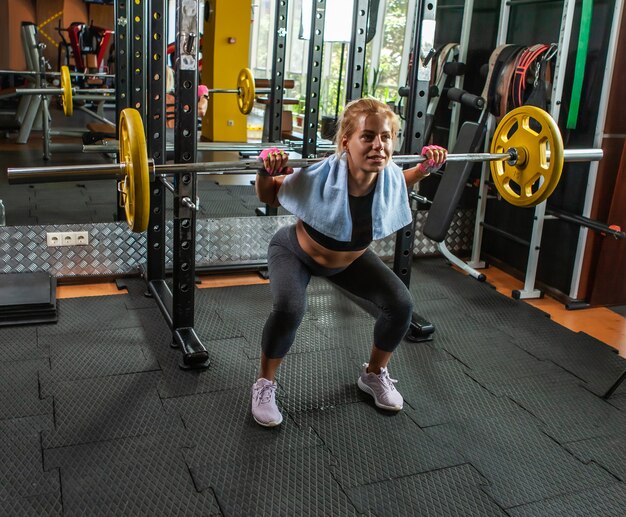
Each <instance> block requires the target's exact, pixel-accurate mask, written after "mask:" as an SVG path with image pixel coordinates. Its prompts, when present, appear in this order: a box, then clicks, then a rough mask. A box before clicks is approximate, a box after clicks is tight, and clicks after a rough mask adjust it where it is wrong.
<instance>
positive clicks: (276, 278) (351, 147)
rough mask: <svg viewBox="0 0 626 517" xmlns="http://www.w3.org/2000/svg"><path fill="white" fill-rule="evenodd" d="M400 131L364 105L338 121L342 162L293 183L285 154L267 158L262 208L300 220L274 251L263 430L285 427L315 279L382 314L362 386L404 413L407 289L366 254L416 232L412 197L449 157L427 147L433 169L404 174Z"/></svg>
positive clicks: (261, 384) (258, 385) (387, 116)
mask: <svg viewBox="0 0 626 517" xmlns="http://www.w3.org/2000/svg"><path fill="white" fill-rule="evenodd" d="M398 129H399V122H398V119H397V116H396V115H395V114H394V113H393V111H391V109H390V108H389V107H388V106H387V105H386V104H383V103H381V102H379V101H377V100H375V99H359V100H356V101H353V102H351V103H349V104H348V105H347V106H346V108H345V110H344V112H343V114H342V116H341V119H340V122H339V130H338V132H337V152H336V154H335V155H333V156H330V157H329V158H326V159H325V160H323V161H322V162H320V163H317V164H315V165H314V166H311V167H308V168H307V169H302V170H300V171H297V172H296V173H294V174H291V175H288V174H290V173H291V172H293V171H292V170H291V169H289V168H287V167H286V165H287V161H288V160H287V155H286V154H285V153H283V152H281V151H278V150H265V151H264V152H263V153H261V158H262V159H263V163H264V166H265V170H266V173H259V174H257V178H256V192H257V195H258V197H259V199H260V200H261V201H262V202H264V203H267V204H269V205H271V206H279V205H281V204H282V206H284V207H285V209H287V210H288V211H289V212H291V213H292V214H294V215H295V216H296V217H297V218H298V221H297V223H296V224H295V225H293V226H289V227H285V228H282V229H280V230H279V231H278V232H277V233H276V235H274V237H273V238H272V240H271V242H270V245H269V250H268V269H269V277H270V289H271V292H272V299H273V307H272V312H271V314H270V316H269V317H268V320H267V322H266V324H265V327H264V329H263V338H262V356H261V365H260V372H259V378H258V380H257V381H256V382H255V383H254V385H253V386H252V415H253V417H254V419H255V420H256V422H257V423H258V424H260V425H262V426H266V427H274V426H276V425H279V424H280V423H281V422H282V415H281V413H280V411H279V409H278V407H277V405H276V398H275V393H276V382H275V375H276V371H277V369H278V367H279V366H280V364H281V362H282V360H283V358H284V356H285V355H286V354H287V352H288V351H289V348H290V347H291V344H292V343H293V341H294V339H295V334H296V331H297V329H298V326H299V325H300V322H301V321H302V318H303V316H304V312H305V309H306V287H307V285H308V283H309V280H310V278H311V276H312V275H315V276H324V277H327V278H328V279H329V280H330V281H331V282H333V283H335V284H336V285H338V286H340V287H342V288H344V289H346V290H347V291H348V292H350V293H352V294H354V295H356V296H359V297H362V298H364V299H366V300H369V301H371V302H373V303H374V304H375V305H376V306H377V307H378V308H379V311H380V314H379V316H378V318H377V319H376V324H375V326H374V342H373V346H372V351H371V354H370V358H369V362H367V363H365V364H364V365H363V368H362V371H361V374H360V376H359V379H358V381H357V383H358V386H359V388H360V389H361V390H363V391H364V392H366V393H368V394H370V395H371V396H372V397H374V402H375V404H376V406H378V407H380V408H383V409H387V410H390V411H399V410H401V409H402V405H403V399H402V395H400V393H398V391H397V390H396V389H395V387H394V383H395V382H396V381H395V380H393V379H391V378H390V377H389V372H388V370H387V365H388V363H389V360H390V359H391V356H392V354H393V351H394V350H395V348H396V347H397V346H398V344H399V343H400V341H401V340H402V338H403V337H404V335H405V334H406V332H407V331H408V328H409V325H410V323H411V315H412V313H413V302H412V299H411V295H410V293H409V291H408V289H407V288H406V286H405V285H404V283H403V282H402V281H401V280H400V279H399V278H398V277H397V276H396V275H395V274H394V273H393V271H391V270H390V269H389V267H387V266H386V265H385V264H384V263H383V262H382V261H381V260H380V258H378V257H377V256H376V255H375V254H374V253H373V252H372V251H371V250H369V249H368V246H369V244H370V243H371V242H372V240H376V239H381V238H383V237H386V236H387V235H390V234H391V233H393V232H395V231H397V230H399V229H400V228H403V227H404V226H406V225H407V224H409V223H410V222H411V210H410V207H409V201H408V192H407V187H410V186H411V185H413V184H415V183H416V182H418V181H420V180H421V179H423V178H424V177H426V176H428V175H429V174H430V173H431V172H433V171H434V170H437V169H439V168H440V167H441V166H442V165H443V163H444V162H445V160H446V156H447V151H446V150H445V149H443V148H441V147H438V146H428V147H425V148H424V149H423V150H422V154H425V155H426V156H427V157H428V160H427V161H426V162H423V163H421V164H420V165H418V166H416V167H413V168H411V169H406V170H401V169H400V168H399V167H398V166H397V165H395V164H394V163H393V162H391V155H392V153H393V148H394V143H395V141H396V138H397V134H398ZM274 174H282V175H280V176H274Z"/></svg>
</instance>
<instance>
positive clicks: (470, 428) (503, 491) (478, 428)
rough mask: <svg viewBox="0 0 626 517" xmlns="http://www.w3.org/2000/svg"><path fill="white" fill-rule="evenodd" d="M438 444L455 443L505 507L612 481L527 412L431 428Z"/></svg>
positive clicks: (606, 474)
mask: <svg viewBox="0 0 626 517" xmlns="http://www.w3.org/2000/svg"><path fill="white" fill-rule="evenodd" d="M426 432H427V433H428V434H429V435H430V436H431V437H432V438H433V439H434V440H436V441H437V442H438V443H441V444H447V445H450V446H454V447H455V449H457V450H458V451H459V452H460V453H461V454H463V455H464V456H465V457H466V458H467V460H468V462H469V463H471V464H472V465H473V466H474V467H475V468H476V469H478V470H479V471H480V472H481V473H482V474H483V476H485V478H486V479H487V480H488V481H489V486H487V487H485V488H484V490H485V491H486V492H487V493H488V494H490V495H491V496H492V497H493V498H494V499H495V500H496V501H497V502H498V504H499V505H500V506H502V507H503V508H510V507H513V506H518V505H521V504H527V503H531V502H536V501H541V500H543V499H548V498H550V497H557V496H560V495H563V494H567V493H572V492H577V491H580V490H586V489H588V488H589V487H593V486H601V485H605V484H607V483H612V482H613V481H614V478H613V477H612V476H611V475H610V474H609V473H607V472H606V471H605V470H603V469H602V468H600V467H598V466H597V465H585V464H584V463H582V462H580V461H578V460H577V459H575V458H574V457H573V456H572V455H571V454H570V453H569V452H568V451H566V450H565V449H564V448H563V447H561V446H560V445H559V444H557V443H556V442H555V441H554V440H551V439H550V438H549V437H548V436H546V435H545V434H544V433H543V432H541V430H540V429H539V427H538V426H537V423H536V421H535V420H534V419H533V418H532V417H530V416H529V415H519V414H517V415H513V414H508V415H499V416H495V417H489V418H475V419H466V420H464V421H462V422H454V423H450V424H446V425H441V426H435V427H430V428H428V429H426Z"/></svg>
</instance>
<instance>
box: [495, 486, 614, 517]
mask: <svg viewBox="0 0 626 517" xmlns="http://www.w3.org/2000/svg"><path fill="white" fill-rule="evenodd" d="M624 508H626V485H625V484H624V483H609V484H608V485H607V486H603V487H594V488H591V489H589V490H582V491H580V492H578V493H573V494H565V495H562V496H559V497H554V498H552V499H547V500H545V501H538V502H536V503H533V504H527V505H523V506H518V507H516V508H511V509H509V510H507V513H508V514H509V515H510V516H511V517H545V516H547V515H555V516H556V515H567V517H589V516H590V515H593V516H598V517H599V516H602V517H623V516H624Z"/></svg>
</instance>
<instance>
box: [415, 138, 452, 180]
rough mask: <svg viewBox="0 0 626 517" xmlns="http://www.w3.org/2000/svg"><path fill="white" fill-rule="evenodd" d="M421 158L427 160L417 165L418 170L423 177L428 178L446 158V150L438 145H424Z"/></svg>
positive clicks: (439, 167)
mask: <svg viewBox="0 0 626 517" xmlns="http://www.w3.org/2000/svg"><path fill="white" fill-rule="evenodd" d="M420 154H421V155H422V156H425V157H426V158H427V160H426V161H424V162H422V163H420V164H419V166H418V169H419V171H420V172H421V173H422V175H423V177H426V176H428V175H429V174H430V173H432V172H437V171H438V170H439V169H441V167H442V166H443V164H444V163H446V159H447V157H448V150H447V149H445V148H444V147H439V146H438V145H426V146H424V147H422V152H421V153H420Z"/></svg>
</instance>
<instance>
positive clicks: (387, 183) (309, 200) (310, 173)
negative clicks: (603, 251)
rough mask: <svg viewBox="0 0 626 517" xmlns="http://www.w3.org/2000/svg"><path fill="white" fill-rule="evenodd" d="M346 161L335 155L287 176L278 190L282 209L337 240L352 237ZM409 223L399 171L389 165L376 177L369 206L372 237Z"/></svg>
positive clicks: (402, 178) (343, 157)
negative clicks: (372, 197)
mask: <svg viewBox="0 0 626 517" xmlns="http://www.w3.org/2000/svg"><path fill="white" fill-rule="evenodd" d="M348 174H349V172H348V159H347V155H346V154H345V153H344V154H342V155H341V156H337V155H336V154H334V155H332V156H330V157H328V158H326V159H325V160H322V161H321V162H319V163H316V164H315V165H313V166H311V167H308V168H306V169H300V170H296V172H294V173H293V174H291V175H290V176H287V177H286V178H285V179H284V181H283V184H282V186H281V188H280V190H279V191H278V200H279V201H280V204H281V205H282V206H283V207H284V208H285V210H287V211H289V212H291V213H292V214H293V215H295V216H296V217H298V218H299V219H301V220H303V221H304V222H305V223H307V224H308V225H310V226H312V227H313V228H315V229H316V230H317V231H318V232H321V233H323V234H324V235H327V236H328V237H330V238H332V239H335V240H338V241H349V240H350V239H351V237H352V217H351V216H350V205H349V201H348ZM411 221H412V216H411V209H410V207H409V198H408V192H407V188H406V182H405V179H404V175H403V174H402V170H401V169H400V167H398V166H397V165H396V164H395V163H393V162H389V164H388V165H387V166H386V167H385V168H384V169H383V171H382V172H380V173H379V175H378V181H377V182H376V187H375V191H374V200H373V203H372V238H373V239H374V240H377V239H382V238H384V237H386V236H387V235H390V234H392V233H393V232H395V231H397V230H399V229H400V228H403V227H404V226H406V225H408V224H409V223H410V222H411Z"/></svg>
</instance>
